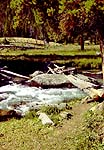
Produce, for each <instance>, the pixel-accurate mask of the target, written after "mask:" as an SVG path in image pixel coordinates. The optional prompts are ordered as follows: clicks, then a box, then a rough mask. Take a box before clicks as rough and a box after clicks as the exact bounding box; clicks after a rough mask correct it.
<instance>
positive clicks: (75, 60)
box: [0, 44, 102, 69]
mask: <svg viewBox="0 0 104 150" xmlns="http://www.w3.org/2000/svg"><path fill="white" fill-rule="evenodd" d="M97 53H100V50H99V45H85V50H80V46H79V45H77V44H67V45H59V46H49V47H48V48H44V49H26V50H21V49H2V50H1V51H0V59H1V60H8V61H9V60H28V61H33V62H39V61H40V62H46V61H52V62H54V63H58V64H62V65H65V64H66V65H67V64H68V66H69V67H78V68H82V69H101V63H102V59H101V56H100V55H99V56H97Z"/></svg>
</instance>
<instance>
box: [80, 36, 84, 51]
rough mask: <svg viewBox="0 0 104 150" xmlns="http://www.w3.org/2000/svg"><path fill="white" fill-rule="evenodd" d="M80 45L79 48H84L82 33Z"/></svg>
mask: <svg viewBox="0 0 104 150" xmlns="http://www.w3.org/2000/svg"><path fill="white" fill-rule="evenodd" d="M80 46H81V50H84V39H83V34H82V35H81V36H80Z"/></svg>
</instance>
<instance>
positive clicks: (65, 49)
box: [0, 44, 99, 56]
mask: <svg viewBox="0 0 104 150" xmlns="http://www.w3.org/2000/svg"><path fill="white" fill-rule="evenodd" d="M96 52H99V45H88V46H87V45H86V46H85V50H83V51H81V50H80V46H79V45H75V44H74V45H73V44H68V45H60V46H49V47H48V48H45V49H27V50H21V49H17V50H16V49H14V50H13V49H3V50H1V51H0V55H7V56H9V55H10V56H13V55H15V56H18V55H23V54H25V55H30V56H31V55H32V56H35V55H53V54H55V55H62V56H63V55H65V56H74V55H96Z"/></svg>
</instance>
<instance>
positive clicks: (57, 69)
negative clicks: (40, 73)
mask: <svg viewBox="0 0 104 150" xmlns="http://www.w3.org/2000/svg"><path fill="white" fill-rule="evenodd" d="M53 66H54V68H51V67H50V66H48V71H47V73H49V72H51V73H52V74H69V73H73V72H75V71H76V68H72V67H71V68H67V69H66V68H65V66H61V67H59V66H58V65H56V64H53Z"/></svg>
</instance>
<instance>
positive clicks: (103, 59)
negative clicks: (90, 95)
mask: <svg viewBox="0 0 104 150" xmlns="http://www.w3.org/2000/svg"><path fill="white" fill-rule="evenodd" d="M100 52H101V57H102V73H103V88H104V44H103V40H102V39H100Z"/></svg>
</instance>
